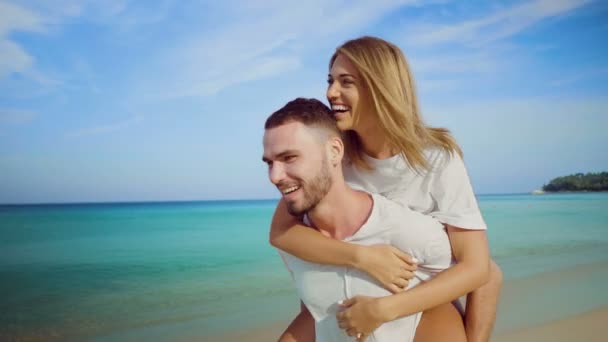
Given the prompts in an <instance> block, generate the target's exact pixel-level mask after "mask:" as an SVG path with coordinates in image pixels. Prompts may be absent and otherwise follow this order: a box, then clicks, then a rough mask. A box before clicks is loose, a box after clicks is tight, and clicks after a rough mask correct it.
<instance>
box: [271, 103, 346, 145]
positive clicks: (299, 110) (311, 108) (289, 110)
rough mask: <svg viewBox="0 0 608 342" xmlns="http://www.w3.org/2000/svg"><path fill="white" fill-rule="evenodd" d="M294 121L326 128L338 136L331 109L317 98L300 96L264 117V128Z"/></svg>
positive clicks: (338, 132)
mask: <svg viewBox="0 0 608 342" xmlns="http://www.w3.org/2000/svg"><path fill="white" fill-rule="evenodd" d="M294 121H295V122H301V123H303V124H304V125H306V126H316V127H322V128H326V129H328V130H329V131H331V132H333V133H336V134H337V135H338V136H339V135H340V131H339V130H338V127H337V126H336V119H335V118H334V115H333V114H332V112H331V109H329V107H327V106H326V105H325V104H324V103H323V102H321V101H319V100H317V99H305V98H302V97H299V98H297V99H295V100H292V101H289V102H288V103H287V104H286V105H285V106H283V108H281V109H279V110H277V111H276V112H274V113H272V114H271V115H270V116H269V117H268V119H266V124H265V125H264V129H270V128H275V127H278V126H281V125H284V124H287V123H290V122H294Z"/></svg>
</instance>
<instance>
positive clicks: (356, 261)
mask: <svg viewBox="0 0 608 342" xmlns="http://www.w3.org/2000/svg"><path fill="white" fill-rule="evenodd" d="M352 246H353V247H352V248H351V249H350V250H352V256H351V257H350V258H349V260H350V265H349V266H350V267H354V268H356V269H358V270H359V271H365V270H364V269H363V268H364V266H365V260H366V258H365V246H361V245H355V244H353V245H352Z"/></svg>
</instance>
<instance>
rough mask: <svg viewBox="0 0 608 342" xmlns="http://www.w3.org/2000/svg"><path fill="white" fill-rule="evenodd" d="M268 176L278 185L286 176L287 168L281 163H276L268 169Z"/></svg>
mask: <svg viewBox="0 0 608 342" xmlns="http://www.w3.org/2000/svg"><path fill="white" fill-rule="evenodd" d="M268 178H270V182H272V184H274V185H278V184H279V183H280V182H281V181H282V180H283V179H284V178H285V170H284V169H283V167H282V166H281V165H280V164H279V165H277V164H274V165H272V166H271V167H270V170H268Z"/></svg>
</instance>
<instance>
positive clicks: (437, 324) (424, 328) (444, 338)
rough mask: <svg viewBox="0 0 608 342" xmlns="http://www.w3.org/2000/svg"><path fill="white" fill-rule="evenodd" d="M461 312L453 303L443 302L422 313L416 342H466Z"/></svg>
mask: <svg viewBox="0 0 608 342" xmlns="http://www.w3.org/2000/svg"><path fill="white" fill-rule="evenodd" d="M466 341H467V335H466V333H465V330H464V322H463V320H462V316H461V315H460V312H459V311H458V310H457V309H456V307H455V306H454V305H452V303H447V304H442V305H440V306H437V307H434V308H432V309H429V310H427V311H425V312H424V313H423V314H422V318H421V319H420V323H419V324H418V328H416V336H415V338H414V342H466Z"/></svg>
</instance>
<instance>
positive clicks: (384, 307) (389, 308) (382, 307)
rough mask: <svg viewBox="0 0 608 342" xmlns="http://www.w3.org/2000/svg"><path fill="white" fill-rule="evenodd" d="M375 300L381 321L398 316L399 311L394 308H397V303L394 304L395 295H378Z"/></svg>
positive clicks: (391, 319) (392, 319) (390, 319)
mask: <svg viewBox="0 0 608 342" xmlns="http://www.w3.org/2000/svg"><path fill="white" fill-rule="evenodd" d="M376 301H377V307H378V312H380V314H381V317H380V318H381V319H382V322H384V323H386V322H391V321H394V320H396V319H398V318H399V312H397V311H396V310H395V308H397V305H395V295H392V296H385V297H379V298H377V299H376Z"/></svg>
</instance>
